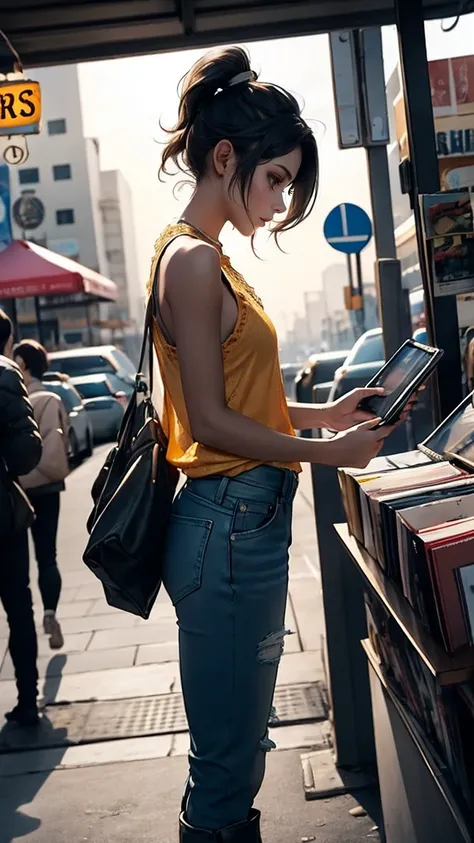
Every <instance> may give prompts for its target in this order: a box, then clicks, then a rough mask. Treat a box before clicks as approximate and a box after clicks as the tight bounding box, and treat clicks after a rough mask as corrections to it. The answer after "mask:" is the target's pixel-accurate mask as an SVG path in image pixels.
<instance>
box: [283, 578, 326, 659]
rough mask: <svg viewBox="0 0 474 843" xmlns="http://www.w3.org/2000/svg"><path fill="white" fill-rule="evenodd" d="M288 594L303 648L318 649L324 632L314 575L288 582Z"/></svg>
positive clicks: (320, 602)
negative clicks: (307, 578)
mask: <svg viewBox="0 0 474 843" xmlns="http://www.w3.org/2000/svg"><path fill="white" fill-rule="evenodd" d="M290 596H291V602H292V604H293V608H294V612H295V615H296V617H297V619H298V632H299V634H300V638H301V643H302V646H303V650H318V649H319V648H320V647H321V637H322V635H323V634H324V612H323V603H322V596H321V587H320V585H319V584H318V582H317V581H316V579H315V578H314V577H311V578H310V579H309V580H306V579H305V580H293V581H292V582H290Z"/></svg>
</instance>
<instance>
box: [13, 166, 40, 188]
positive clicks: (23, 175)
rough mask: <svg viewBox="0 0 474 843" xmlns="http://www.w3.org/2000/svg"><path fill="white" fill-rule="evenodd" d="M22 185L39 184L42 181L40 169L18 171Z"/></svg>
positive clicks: (29, 168) (31, 168)
mask: <svg viewBox="0 0 474 843" xmlns="http://www.w3.org/2000/svg"><path fill="white" fill-rule="evenodd" d="M18 178H19V180H20V184H38V182H39V180H40V175H39V170H38V167H26V168H25V169H24V170H19V171H18Z"/></svg>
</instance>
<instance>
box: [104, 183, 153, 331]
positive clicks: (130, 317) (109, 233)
mask: <svg viewBox="0 0 474 843" xmlns="http://www.w3.org/2000/svg"><path fill="white" fill-rule="evenodd" d="M100 185H101V190H100V196H101V198H100V208H101V213H102V225H103V232H104V241H105V251H106V257H107V261H108V266H109V277H110V278H111V280H112V281H114V282H115V284H116V285H117V287H118V299H117V301H116V302H115V304H112V305H109V313H108V320H109V322H110V329H111V330H112V331H117V330H121V331H122V332H123V333H124V334H125V335H126V336H127V337H134V336H137V335H138V334H139V333H140V332H141V327H140V326H141V324H142V321H143V313H144V308H145V287H144V284H143V283H142V279H141V277H140V275H139V272H138V264H137V254H136V244H135V224H134V220H133V213H132V194H131V190H130V186H129V184H128V182H127V181H126V180H125V178H124V176H123V175H122V173H121V172H120V171H119V170H108V171H104V172H101V174H100Z"/></svg>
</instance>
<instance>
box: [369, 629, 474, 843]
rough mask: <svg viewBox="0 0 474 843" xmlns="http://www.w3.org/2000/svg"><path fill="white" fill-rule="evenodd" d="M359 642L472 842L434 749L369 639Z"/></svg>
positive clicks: (457, 821)
mask: <svg viewBox="0 0 474 843" xmlns="http://www.w3.org/2000/svg"><path fill="white" fill-rule="evenodd" d="M361 643H362V647H363V649H364V651H365V654H366V656H367V659H368V661H369V664H370V666H371V668H372V670H373V671H374V673H375V675H376V676H377V679H378V680H379V682H380V683H381V685H382V687H383V688H384V691H385V693H386V694H387V696H388V697H389V699H390V701H391V703H392V705H393V706H394V707H395V709H396V711H397V713H398V715H399V717H400V719H401V721H402V723H403V725H404V726H405V728H406V730H407V732H408V733H409V735H410V737H411V739H412V741H413V742H414V743H415V745H416V747H417V749H418V751H419V752H420V754H421V756H422V757H423V761H424V763H425V765H426V767H427V768H428V770H429V771H430V773H431V775H432V777H433V779H434V780H435V782H436V784H437V786H438V788H439V790H440V792H441V794H442V796H443V798H444V800H445V802H446V803H447V805H448V806H449V809H450V811H451V813H452V815H453V817H454V819H455V820H456V823H457V825H458V828H459V830H460V832H461V834H462V836H463V837H464V839H465V841H466V843H472V837H471V835H470V833H469V827H468V824H467V822H466V821H465V819H464V812H463V811H462V810H461V808H460V806H459V804H458V802H457V800H456V797H455V796H454V794H453V791H452V788H451V785H450V784H449V782H448V781H447V780H446V776H445V774H444V772H443V764H442V762H441V760H440V759H439V758H438V755H437V753H436V751H435V750H434V749H433V748H432V747H431V745H430V744H429V743H428V741H427V740H426V737H425V735H424V734H423V732H422V730H421V728H420V727H419V725H418V723H417V722H416V720H415V718H414V717H413V715H412V714H411V712H410V711H409V710H408V709H407V708H406V706H404V705H403V703H402V702H401V700H400V699H399V698H398V697H397V695H396V694H395V693H394V692H393V691H392V689H391V687H390V684H389V683H388V682H387V680H386V678H385V675H384V672H383V668H382V666H381V664H380V661H379V659H378V657H377V655H376V653H375V651H374V649H373V647H372V645H371V643H370V641H369V640H368V639H366V640H365V641H362V642H361Z"/></svg>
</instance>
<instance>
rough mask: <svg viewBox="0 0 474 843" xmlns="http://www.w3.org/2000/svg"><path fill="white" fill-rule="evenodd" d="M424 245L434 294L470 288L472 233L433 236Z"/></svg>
mask: <svg viewBox="0 0 474 843" xmlns="http://www.w3.org/2000/svg"><path fill="white" fill-rule="evenodd" d="M428 249H429V251H430V253H431V267H432V277H433V292H434V295H435V296H453V295H460V294H462V293H472V292H474V234H455V235H451V236H448V237H437V238H435V239H434V240H431V241H429V243H428Z"/></svg>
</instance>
